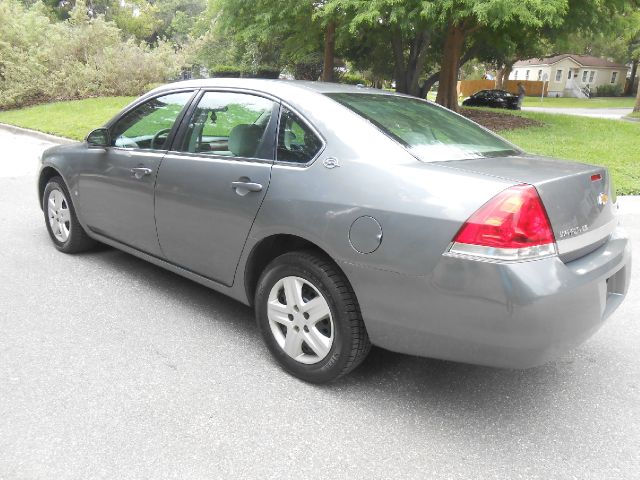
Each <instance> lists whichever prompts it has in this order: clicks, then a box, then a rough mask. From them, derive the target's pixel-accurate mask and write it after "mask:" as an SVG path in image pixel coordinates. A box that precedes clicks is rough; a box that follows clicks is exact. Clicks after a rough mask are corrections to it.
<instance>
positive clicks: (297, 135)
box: [277, 107, 322, 163]
mask: <svg viewBox="0 0 640 480" xmlns="http://www.w3.org/2000/svg"><path fill="white" fill-rule="evenodd" d="M321 148H322V141H321V140H320V138H318V136H317V135H316V134H315V133H314V132H313V130H311V128H309V127H308V126H307V124H306V123H304V122H303V121H302V120H301V119H300V117H298V116H297V115H296V114H295V113H293V112H292V111H291V110H289V109H288V108H286V107H282V113H281V115H280V127H279V129H278V154H277V160H278V161H279V162H292V163H309V162H310V161H311V160H313V158H314V157H315V156H316V155H317V154H318V152H319V151H320V149H321Z"/></svg>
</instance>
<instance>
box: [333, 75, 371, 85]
mask: <svg viewBox="0 0 640 480" xmlns="http://www.w3.org/2000/svg"><path fill="white" fill-rule="evenodd" d="M338 81H339V82H340V83H347V84H349V85H359V84H362V85H366V84H367V80H366V79H365V78H364V77H362V76H360V75H358V74H357V73H351V72H347V73H344V74H342V75H341V76H340V78H339V79H338Z"/></svg>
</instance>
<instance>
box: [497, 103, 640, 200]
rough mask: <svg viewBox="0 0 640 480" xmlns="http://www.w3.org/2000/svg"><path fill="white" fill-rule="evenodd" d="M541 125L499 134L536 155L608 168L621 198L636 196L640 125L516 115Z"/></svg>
mask: <svg viewBox="0 0 640 480" xmlns="http://www.w3.org/2000/svg"><path fill="white" fill-rule="evenodd" d="M517 115H521V116H523V117H526V118H530V119H533V120H537V121H539V122H542V123H543V124H544V126H542V127H529V128H522V129H516V130H508V131H504V132H499V133H500V134H501V135H502V136H503V137H505V138H506V139H508V140H509V141H511V142H513V143H515V144H516V145H518V146H520V147H521V148H522V149H524V150H526V151H528V152H531V153H536V154H540V155H548V156H552V157H557V158H564V159H568V160H577V161H581V162H586V163H593V164H596V165H602V166H605V167H608V168H609V170H610V171H611V173H612V175H613V179H614V182H615V185H616V189H617V191H618V193H619V194H622V195H640V123H634V122H624V121H620V120H603V119H599V118H588V117H577V116H572V115H558V114H548V113H536V112H518V113H517Z"/></svg>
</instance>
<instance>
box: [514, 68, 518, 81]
mask: <svg viewBox="0 0 640 480" xmlns="http://www.w3.org/2000/svg"><path fill="white" fill-rule="evenodd" d="M513 79H514V80H517V79H518V70H516V71H515V72H514V73H513Z"/></svg>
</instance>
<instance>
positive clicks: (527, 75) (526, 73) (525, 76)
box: [524, 70, 529, 80]
mask: <svg viewBox="0 0 640 480" xmlns="http://www.w3.org/2000/svg"><path fill="white" fill-rule="evenodd" d="M524 79H525V80H529V70H527V71H526V72H525V74H524Z"/></svg>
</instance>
